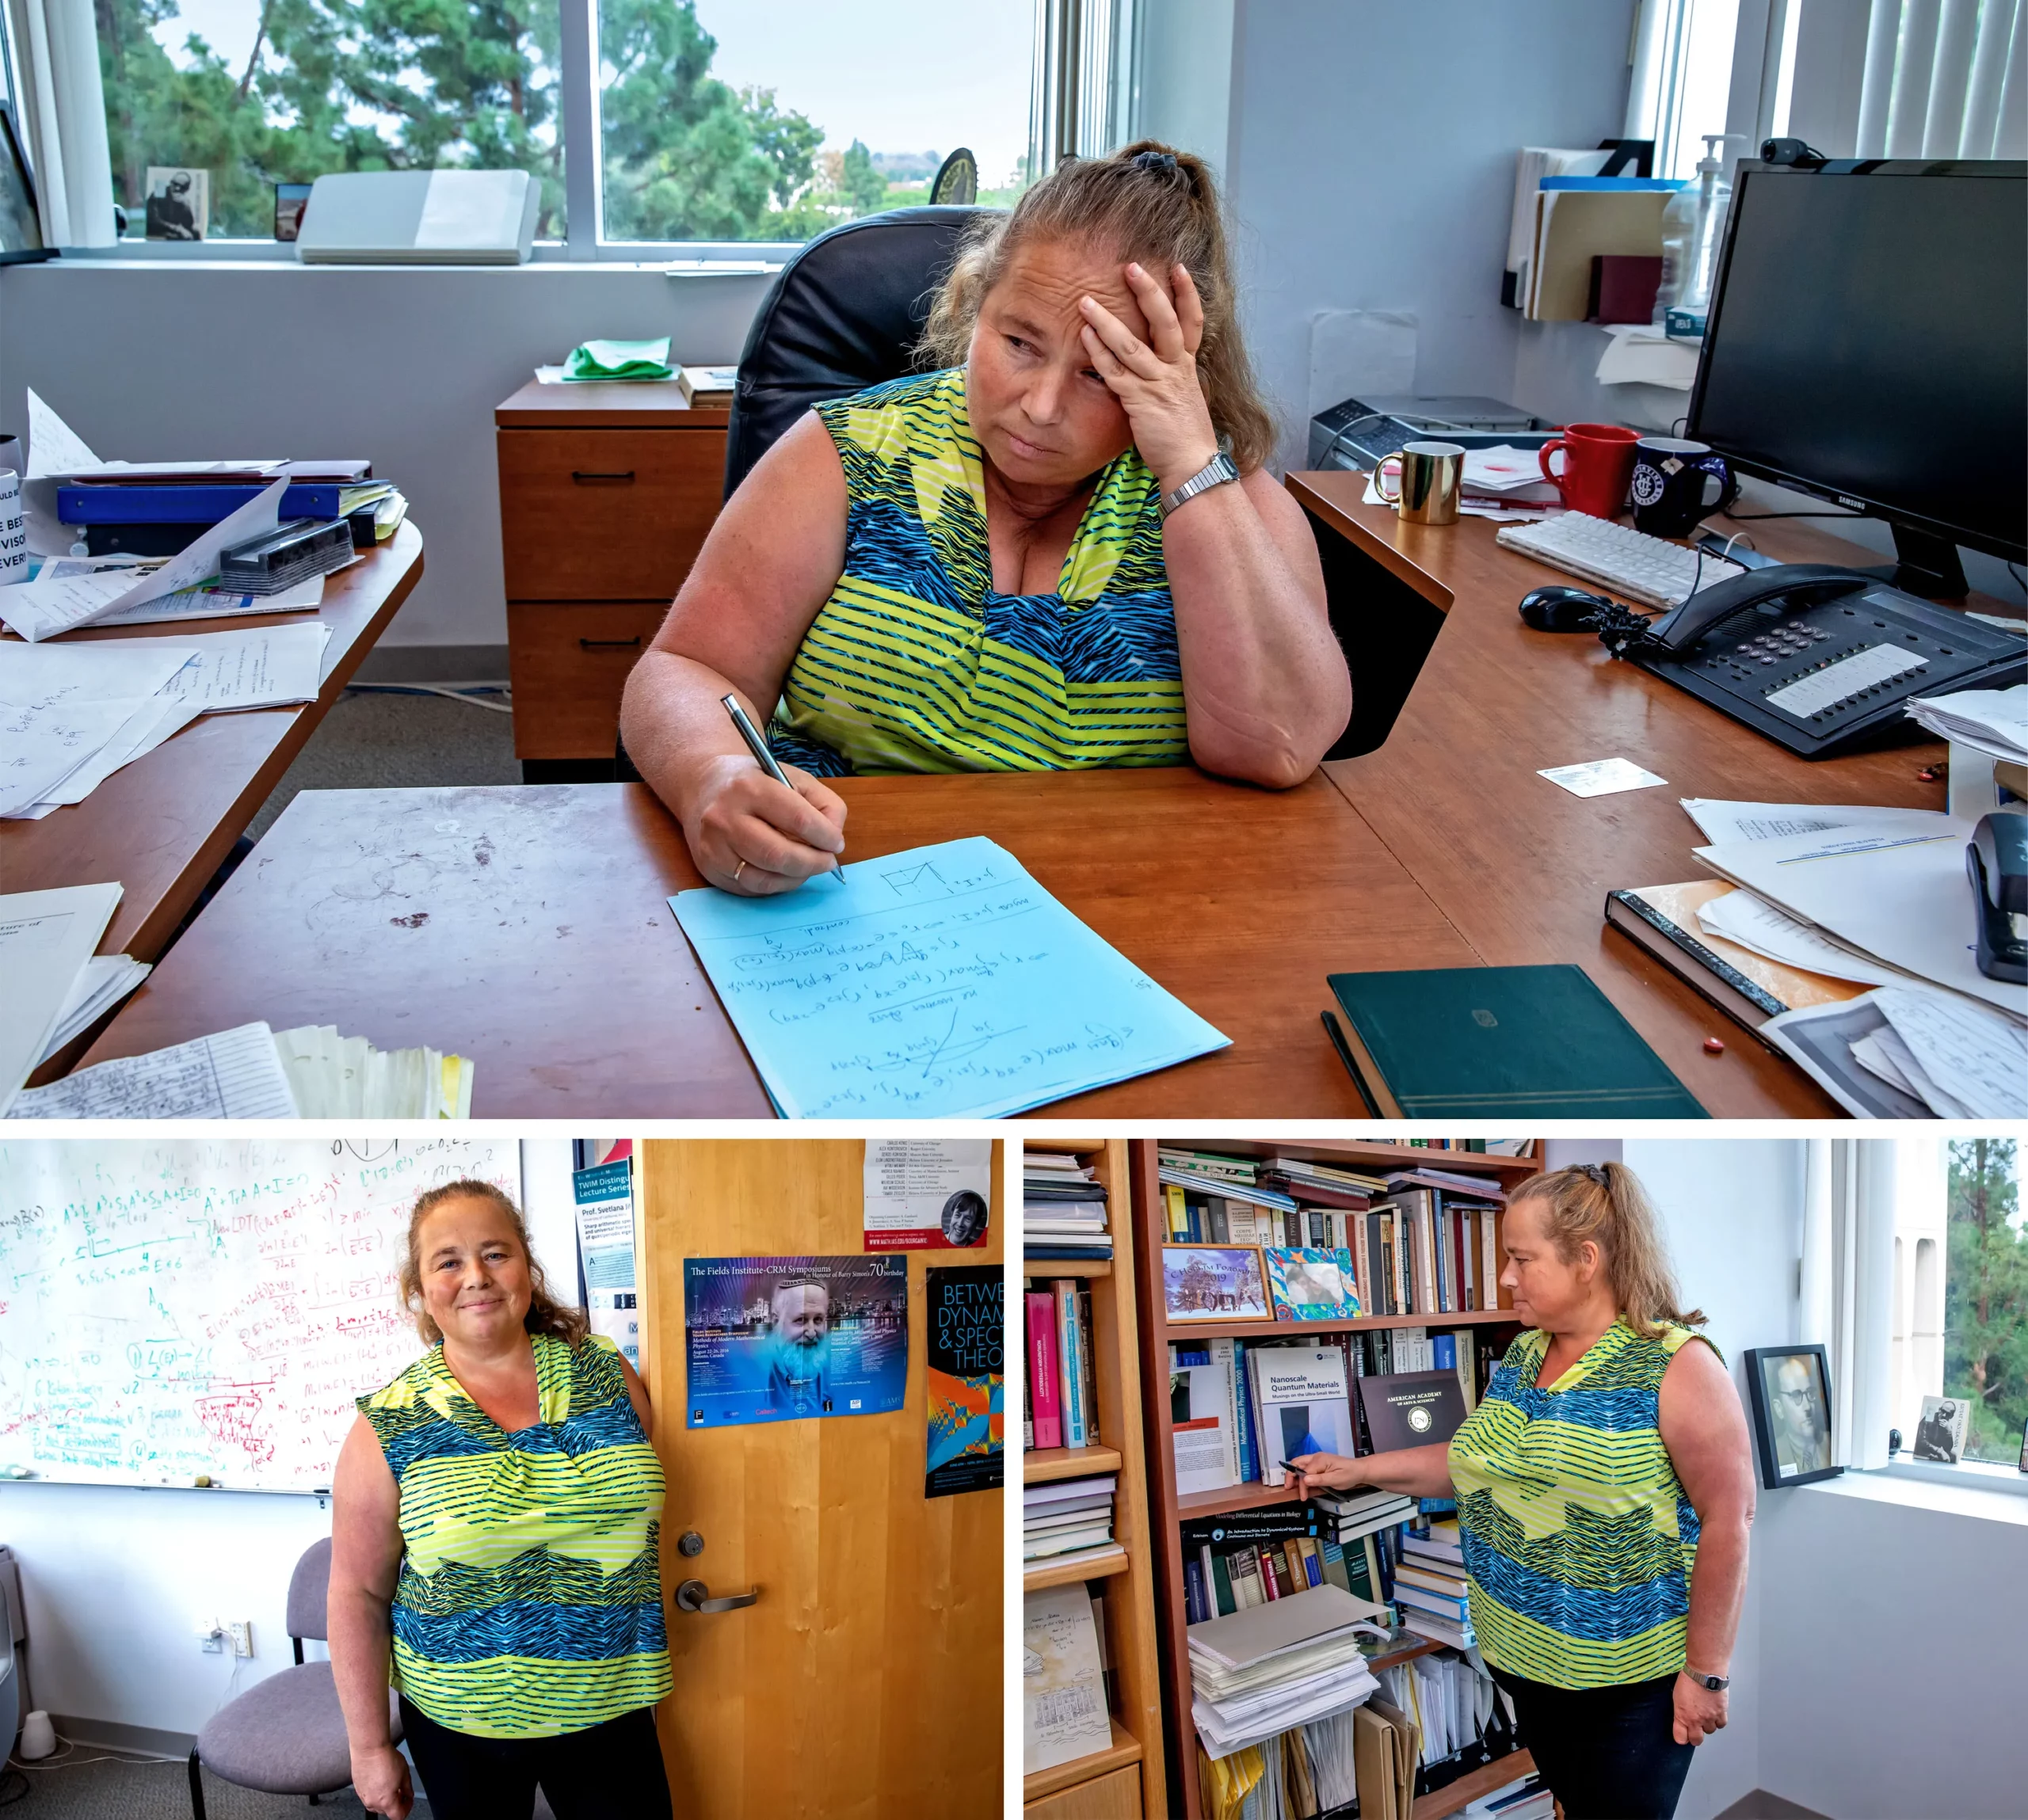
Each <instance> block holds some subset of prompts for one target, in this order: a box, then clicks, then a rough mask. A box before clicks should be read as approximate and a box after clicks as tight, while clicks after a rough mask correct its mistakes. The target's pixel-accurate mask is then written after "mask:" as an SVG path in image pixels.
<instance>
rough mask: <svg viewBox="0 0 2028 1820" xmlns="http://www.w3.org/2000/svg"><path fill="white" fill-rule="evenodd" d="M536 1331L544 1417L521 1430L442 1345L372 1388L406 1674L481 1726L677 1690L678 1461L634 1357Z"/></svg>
mask: <svg viewBox="0 0 2028 1820" xmlns="http://www.w3.org/2000/svg"><path fill="white" fill-rule="evenodd" d="M531 1338H532V1340H533V1342H534V1345H535V1353H536V1385H537V1391H538V1395H539V1403H540V1409H539V1416H538V1419H537V1421H536V1425H535V1426H533V1427H532V1428H524V1429H519V1430H516V1431H515V1432H514V1433H513V1434H507V1433H505V1431H504V1430H502V1429H501V1427H500V1426H499V1425H498V1424H497V1423H496V1422H494V1420H493V1418H491V1417H490V1416H489V1415H488V1414H486V1412H485V1411H483V1410H482V1409H481V1408H480V1407H478V1404H477V1403H475V1402H473V1401H472V1399H471V1397H469V1396H468V1395H466V1393H465V1391H464V1388H463V1386H462V1385H460V1384H459V1382H458V1380H457V1379H456V1376H453V1375H452V1372H451V1369H450V1367H449V1366H448V1365H446V1364H445V1363H444V1349H443V1347H442V1346H433V1347H432V1348H431V1349H430V1350H429V1351H428V1352H427V1353H425V1354H424V1355H423V1356H422V1357H421V1358H419V1359H417V1361H416V1362H415V1363H414V1365H410V1367H409V1369H407V1370H406V1371H405V1372H403V1373H402V1375H401V1376H399V1377H398V1378H396V1379H395V1381H394V1382H393V1383H392V1384H389V1385H388V1386H387V1388H386V1389H385V1390H382V1391H377V1392H375V1393H374V1394H373V1395H371V1396H363V1397H361V1398H360V1399H359V1408H360V1413H361V1414H363V1415H364V1417H365V1418H366V1419H367V1420H368V1422H371V1423H372V1425H373V1431H374V1433H375V1434H377V1435H378V1436H379V1437H380V1448H381V1451H382V1452H383V1453H384V1454H385V1455H386V1456H387V1464H388V1466H389V1467H390V1468H391V1469H392V1471H393V1472H394V1475H395V1483H396V1484H397V1485H398V1487H400V1491H401V1519H400V1521H401V1527H402V1542H403V1543H404V1544H405V1545H406V1552H405V1553H404V1554H403V1555H402V1571H401V1577H400V1578H399V1579H398V1582H396V1584H395V1599H394V1610H393V1624H394V1664H393V1677H392V1678H393V1681H394V1683H395V1686H397V1687H398V1688H399V1689H401V1690H402V1692H403V1693H404V1694H406V1696H408V1698H409V1699H410V1700H413V1701H414V1703H415V1704H416V1705H417V1706H418V1707H420V1708H421V1709H422V1711H425V1713H427V1714H428V1715H429V1716H430V1717H431V1718H432V1719H435V1720H436V1722H437V1723H438V1724H440V1725H444V1726H448V1727H450V1728H451V1729H452V1731H462V1732H466V1733H469V1734H471V1735H473V1736H475V1737H478V1738H550V1737H554V1736H555V1735H556V1734H558V1733H559V1732H566V1731H582V1730H584V1729H585V1727H588V1726H593V1725H599V1724H602V1723H604V1722H605V1721H606V1720H608V1719H617V1718H619V1716H620V1715H622V1714H623V1713H628V1712H632V1711H635V1709H636V1708H640V1707H644V1706H652V1705H654V1703H655V1702H656V1701H657V1700H660V1699H661V1697H662V1696H664V1695H665V1694H666V1693H667V1692H669V1687H670V1680H669V1647H668V1636H667V1634H666V1629H665V1620H664V1616H663V1612H662V1601H661V1562H660V1558H659V1556H658V1553H657V1536H658V1529H659V1528H660V1524H661V1512H662V1491H663V1486H662V1468H661V1461H660V1460H658V1459H657V1458H656V1456H655V1450H654V1448H653V1447H652V1446H651V1445H650V1444H649V1441H648V1437H647V1436H646V1434H644V1433H643V1432H642V1427H641V1420H640V1418H639V1416H637V1415H636V1414H635V1413H634V1406H633V1404H632V1403H630V1402H629V1401H628V1400H627V1383H626V1380H625V1379H624V1378H623V1376H621V1375H620V1369H619V1354H618V1353H617V1352H616V1350H614V1347H613V1344H612V1341H610V1340H608V1339H604V1338H590V1339H587V1340H585V1341H584V1342H582V1343H581V1345H579V1346H578V1347H576V1348H575V1349H573V1348H571V1347H570V1346H567V1345H566V1344H565V1343H564V1342H562V1340H559V1339H556V1338H552V1337H551V1336H550V1335H547V1334H536V1335H532V1336H531Z"/></svg>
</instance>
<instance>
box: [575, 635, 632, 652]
mask: <svg viewBox="0 0 2028 1820" xmlns="http://www.w3.org/2000/svg"><path fill="white" fill-rule="evenodd" d="M578 649H579V650H581V651H638V650H639V649H641V634H639V632H636V633H635V634H634V636H633V637H632V638H580V639H579V640H578Z"/></svg>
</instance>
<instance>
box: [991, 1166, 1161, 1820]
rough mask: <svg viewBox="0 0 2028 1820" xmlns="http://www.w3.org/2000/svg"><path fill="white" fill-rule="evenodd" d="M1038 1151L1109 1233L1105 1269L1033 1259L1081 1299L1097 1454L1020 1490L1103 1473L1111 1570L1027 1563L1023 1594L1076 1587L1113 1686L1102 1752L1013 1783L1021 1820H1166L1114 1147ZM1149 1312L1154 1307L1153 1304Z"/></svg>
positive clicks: (1043, 1473) (1059, 1454)
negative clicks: (1081, 1186)
mask: <svg viewBox="0 0 2028 1820" xmlns="http://www.w3.org/2000/svg"><path fill="white" fill-rule="evenodd" d="M1035 1148H1037V1149H1038V1150H1048V1151H1056V1152H1069V1153H1070V1154H1073V1155H1075V1156H1077V1157H1078V1158H1079V1159H1080V1160H1081V1161H1083V1162H1085V1163H1088V1164H1090V1165H1091V1166H1092V1169H1093V1171H1094V1173H1095V1175H1096V1177H1097V1178H1098V1180H1099V1181H1100V1182H1101V1183H1103V1184H1104V1187H1105V1190H1106V1206H1107V1224H1108V1225H1109V1227H1110V1228H1111V1232H1112V1241H1113V1255H1112V1258H1111V1260H1110V1261H1101V1260H1083V1259H1065V1258H1048V1259H1040V1258H1039V1259H1037V1260H1036V1262H1035V1264H1034V1266H1032V1270H1031V1269H1030V1267H1029V1266H1027V1264H1026V1263H1025V1262H1024V1266H1023V1268H1024V1272H1027V1274H1033V1275H1035V1276H1039V1277H1083V1278H1085V1279H1086V1281H1087V1282H1088V1285H1089V1288H1090V1290H1091V1296H1092V1394H1093V1398H1094V1400H1095V1401H1096V1403H1097V1405H1098V1417H1099V1439H1100V1442H1101V1444H1102V1445H1099V1446H1097V1447H1079V1448H1063V1447H1057V1448H1046V1449H1035V1450H1032V1451H1031V1452H1028V1453H1025V1454H1024V1455H1023V1456H1022V1468H1021V1477H1022V1483H1024V1485H1040V1484H1043V1483H1048V1482H1050V1481H1051V1480H1055V1479H1077V1478H1082V1477H1084V1476H1085V1475H1088V1474H1092V1473H1104V1472H1111V1473H1115V1474H1116V1475H1118V1479H1119V1483H1118V1484H1117V1485H1116V1486H1115V1488H1114V1493H1113V1539H1114V1540H1115V1541H1116V1542H1117V1543H1118V1544H1119V1556H1118V1558H1117V1559H1115V1560H1108V1561H1105V1562H1101V1563H1097V1564H1096V1567H1097V1568H1098V1570H1099V1571H1096V1572H1095V1571H1094V1567H1093V1565H1092V1564H1090V1563H1073V1564H1071V1565H1069V1566H1068V1567H1063V1566H1052V1565H1051V1564H1050V1563H1049V1562H1047V1561H1042V1562H1038V1563H1035V1565H1034V1566H1032V1567H1029V1568H1028V1569H1027V1571H1026V1572H1025V1573H1024V1575H1023V1577H1022V1578H1023V1590H1024V1591H1027V1592H1036V1591H1039V1590H1042V1589H1043V1588H1044V1587H1046V1586H1061V1585H1062V1584H1064V1583H1065V1582H1066V1581H1069V1580H1088V1581H1089V1582H1091V1586H1092V1593H1094V1594H1095V1595H1097V1596H1099V1597H1102V1598H1103V1599H1104V1608H1105V1656H1106V1661H1107V1666H1108V1667H1109V1668H1110V1669H1111V1679H1112V1683H1113V1689H1112V1691H1113V1705H1112V1743H1111V1746H1110V1747H1109V1748H1107V1750H1101V1751H1098V1752H1095V1753H1093V1754H1092V1755H1091V1756H1089V1757H1078V1758H1077V1759H1076V1760H1075V1761H1072V1762H1069V1763H1064V1764H1059V1765H1057V1767H1056V1768H1054V1769H1040V1770H1037V1771H1036V1772H1035V1773H1034V1774H1032V1775H1031V1776H1027V1778H1026V1779H1025V1784H1024V1790H1023V1799H1024V1803H1025V1810H1026V1814H1027V1820H1168V1814H1169V1812H1170V1795H1169V1791H1168V1784H1167V1780H1166V1776H1165V1769H1164V1764H1163V1757H1162V1693H1161V1667H1160V1661H1159V1657H1158V1654H1157V1650H1156V1647H1155V1605H1154V1586H1155V1577H1156V1571H1157V1569H1156V1563H1155V1559H1154V1548H1153V1538H1152V1536H1151V1535H1150V1532H1149V1524H1148V1474H1147V1467H1146V1460H1144V1459H1143V1457H1142V1446H1141V1437H1142V1408H1141V1367H1140V1355H1139V1341H1138V1333H1139V1323H1138V1320H1137V1319H1136V1316H1135V1312H1134V1276H1135V1271H1134V1227H1135V1219H1134V1210H1133V1205H1132V1201H1133V1197H1132V1195H1131V1194H1130V1189H1129V1181H1128V1165H1127V1147H1126V1141H1125V1140H1123V1139H1120V1138H1114V1139H1111V1140H1102V1139H1096V1138H1094V1139H1090V1140H1077V1139H1068V1138H1051V1139H1049V1140H1046V1141H1039V1142H1038V1143H1037V1144H1036V1145H1035ZM1158 1306H1159V1304H1158Z"/></svg>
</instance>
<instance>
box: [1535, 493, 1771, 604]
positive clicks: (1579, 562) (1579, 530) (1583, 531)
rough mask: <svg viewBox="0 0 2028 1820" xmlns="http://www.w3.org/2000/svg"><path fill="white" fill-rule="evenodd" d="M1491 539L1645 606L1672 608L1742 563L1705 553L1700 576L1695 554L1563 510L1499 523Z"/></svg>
mask: <svg viewBox="0 0 2028 1820" xmlns="http://www.w3.org/2000/svg"><path fill="white" fill-rule="evenodd" d="M1496 541H1497V542H1499V543H1504V544H1505V545H1506V546H1507V547H1508V549H1509V550H1519V551H1520V552H1521V554H1523V556H1532V557H1534V559H1535V560H1536V561H1537V562H1546V563H1547V564H1548V565H1550V567H1551V568H1552V569H1562V570H1564V571H1565V573H1569V574H1571V575H1581V576H1582V577H1584V579H1585V580H1586V581H1596V582H1599V583H1602V584H1603V585H1604V586H1606V587H1607V588H1611V590H1612V592H1614V593H1615V594H1622V595H1624V596H1626V598H1627V599H1628V600H1638V601H1639V602H1641V604H1642V605H1643V606H1646V607H1675V606H1677V605H1679V604H1680V603H1682V602H1683V601H1684V600H1687V599H1688V598H1689V597H1690V595H1691V591H1692V590H1693V589H1697V588H1709V587H1710V585H1711V584H1712V583H1713V582H1714V581H1726V580H1728V579H1729V577H1733V576H1735V575H1744V573H1746V568H1745V565H1744V564H1743V563H1738V562H1728V561H1726V560H1725V558H1723V557H1718V556H1714V555H1713V554H1711V553H1710V551H1709V550H1706V551H1704V552H1703V553H1702V561H1703V568H1702V572H1701V573H1700V571H1699V569H1698V552H1697V551H1696V550H1686V549H1684V548H1683V546H1682V545H1681V544H1679V543H1670V542H1668V539H1665V538H1660V537H1649V536H1648V535H1646V534H1645V532H1642V531H1632V530H1630V529H1629V528H1628V527H1626V526H1625V525H1623V524H1614V523H1613V522H1612V520H1610V519H1605V518H1594V517H1592V516H1591V515H1590V514H1589V513H1588V512H1565V513H1563V514H1561V516H1558V517H1556V518H1546V519H1543V520H1542V521H1541V522H1540V523H1539V524H1503V525H1502V526H1501V527H1500V531H1499V535H1498V537H1497V539H1496Z"/></svg>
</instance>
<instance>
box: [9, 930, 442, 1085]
mask: <svg viewBox="0 0 2028 1820" xmlns="http://www.w3.org/2000/svg"><path fill="white" fill-rule="evenodd" d="M35 895H38V896H46V895H49V894H48V893H36V894H35ZM17 901H18V900H17ZM471 1102H472V1064H471V1062H470V1061H469V1060H467V1059H466V1058H465V1057H463V1056H446V1055H440V1054H438V1053H437V1052H436V1050H434V1049H393V1050H381V1049H375V1048H373V1046H372V1045H371V1044H369V1043H368V1042H367V1041H366V1039H365V1038H363V1037H349V1038H348V1037H341V1036H339V1035H338V1034H337V1030H334V1029H333V1028H332V1027H330V1026H328V1025H326V1026H321V1027H318V1026H306V1027H305V1028H303V1029H302V1030H284V1031H283V1032H282V1033H281V1034H280V1035H279V1036H277V1035H276V1034H275V1033H274V1032H273V1030H270V1029H269V1027H268V1026H266V1025H265V1024H242V1025H240V1026H238V1028H237V1029H236V1030H223V1031H220V1032H219V1034H217V1035H215V1036H208V1037H199V1038H196V1040H195V1041H191V1042H187V1043H177V1044H176V1045H174V1046H173V1047H172V1048H170V1049H156V1050H154V1051H153V1052H151V1053H149V1054H147V1055H139V1056H122V1057H119V1058H118V1059H117V1060H112V1061H105V1062H100V1063H98V1064H97V1065H96V1066H95V1067H92V1068H82V1069H80V1070H79V1071H78V1072H77V1073H75V1074H71V1075H66V1076H64V1077H63V1079H61V1080H59V1081H52V1082H51V1083H50V1084H49V1085H48V1087H32V1088H30V1089H29V1090H28V1091H25V1092H22V1093H18V1094H17V1095H15V1096H14V1099H13V1104H12V1105H11V1106H9V1107H8V1109H7V1113H6V1116H7V1117H8V1118H470V1117H471Z"/></svg>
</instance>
